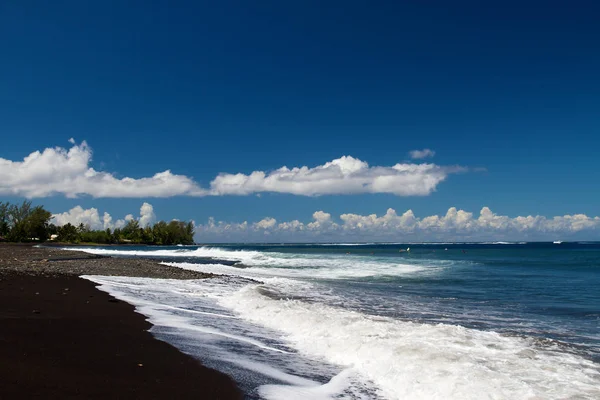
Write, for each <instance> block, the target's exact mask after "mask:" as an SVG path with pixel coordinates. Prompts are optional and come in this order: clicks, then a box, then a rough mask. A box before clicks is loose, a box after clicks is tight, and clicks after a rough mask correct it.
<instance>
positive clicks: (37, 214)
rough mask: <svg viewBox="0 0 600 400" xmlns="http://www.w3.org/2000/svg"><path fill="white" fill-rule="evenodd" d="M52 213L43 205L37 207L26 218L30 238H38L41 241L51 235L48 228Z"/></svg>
mask: <svg viewBox="0 0 600 400" xmlns="http://www.w3.org/2000/svg"><path fill="white" fill-rule="evenodd" d="M51 218H52V214H51V213H50V212H49V211H47V210H44V208H43V207H42V206H37V207H35V208H34V209H33V210H32V211H31V212H30V214H29V215H28V216H27V217H26V218H25V227H26V230H27V234H28V235H29V237H30V238H37V239H38V240H40V241H45V240H47V239H48V237H49V236H50V235H49V233H48V229H49V227H50V219H51Z"/></svg>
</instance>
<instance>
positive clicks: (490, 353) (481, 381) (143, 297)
mask: <svg viewBox="0 0 600 400" xmlns="http://www.w3.org/2000/svg"><path fill="white" fill-rule="evenodd" d="M87 278H88V279H91V280H93V281H95V282H97V283H100V284H102V286H101V288H102V289H103V290H107V291H109V292H110V293H111V294H113V295H114V296H116V297H118V298H121V299H123V300H125V301H128V302H131V303H132V304H134V305H136V306H137V308H138V310H139V311H140V312H142V313H143V314H145V315H147V316H149V319H150V322H152V323H153V324H155V325H157V326H159V327H164V328H165V329H167V333H168V335H167V336H166V338H167V339H168V340H172V341H174V342H175V343H177V341H178V340H180V339H177V338H178V337H179V338H181V337H187V338H189V342H188V343H192V344H194V345H197V344H198V343H209V344H210V345H209V346H208V347H206V348H203V349H202V351H200V352H199V354H200V355H202V356H206V354H214V357H213V358H215V359H219V361H220V362H228V363H229V365H234V366H236V367H237V368H243V369H244V370H245V371H251V372H252V373H256V374H259V375H260V376H263V377H267V378H268V379H270V381H264V380H259V381H260V382H266V383H264V384H260V385H258V386H259V388H258V393H259V394H260V395H261V396H262V397H263V398H267V399H295V398H298V399H300V398H316V399H329V398H387V399H432V398H439V399H535V398H539V399H569V398H573V399H575V398H578V399H580V398H589V399H593V398H600V371H599V369H598V365H597V364H594V363H593V362H592V361H589V360H586V359H584V358H582V357H580V356H577V355H575V354H572V353H569V352H565V351H563V350H564V349H561V348H560V346H557V345H556V344H553V345H552V346H548V345H545V344H544V343H541V342H540V341H539V340H533V339H528V338H519V337H511V336H503V335H500V334H498V333H496V332H491V331H480V330H475V329H468V328H464V327H461V326H456V325H450V324H421V323H413V322H404V321H400V320H396V319H393V318H388V317H381V316H372V315H368V314H365V313H361V312H358V311H351V310H348V309H344V308H341V307H337V306H333V305H328V304H329V303H327V299H326V298H322V297H314V296H311V286H310V285H311V284H310V283H306V282H299V281H294V280H291V279H286V278H269V279H265V280H264V281H265V283H264V284H256V283H250V284H249V283H248V282H247V281H243V280H240V281H235V280H232V279H231V278H227V279H225V278H217V279H208V280H202V281H176V280H153V279H144V278H123V277H87ZM273 293H276V294H277V295H273ZM301 295H304V296H309V297H310V299H309V300H308V301H304V300H302V296H301ZM232 317H233V318H232ZM211 352H212V353H211ZM298 357H301V358H298ZM292 359H293V362H292V361H290V360H292ZM286 360H287V361H286ZM327 365H332V366H337V367H336V368H337V369H336V368H333V369H332V367H327ZM318 370H322V371H323V372H322V373H321V375H320V376H321V377H323V376H325V377H327V378H326V379H325V380H323V378H319V379H315V378H314V377H312V376H311V374H314V371H318ZM247 373H248V372H246V374H247ZM232 375H234V376H235V373H232ZM241 376H244V375H243V374H242V375H241ZM265 379H266V378H265Z"/></svg>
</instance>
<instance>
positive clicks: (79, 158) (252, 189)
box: [0, 138, 466, 198]
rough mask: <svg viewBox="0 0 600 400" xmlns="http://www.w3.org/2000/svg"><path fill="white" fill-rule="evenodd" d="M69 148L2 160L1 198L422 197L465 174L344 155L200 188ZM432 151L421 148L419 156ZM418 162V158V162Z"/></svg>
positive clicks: (223, 178)
mask: <svg viewBox="0 0 600 400" xmlns="http://www.w3.org/2000/svg"><path fill="white" fill-rule="evenodd" d="M69 142H70V143H71V144H72V147H71V148H70V149H65V148H61V147H54V148H47V149H45V150H43V151H41V152H40V151H35V152H33V153H31V154H30V155H28V156H27V157H25V158H24V159H23V160H22V161H11V160H7V159H4V158H0V195H12V196H23V197H27V198H36V197H46V196H51V195H57V194H58V195H65V196H67V197H69V198H76V197H78V196H80V195H89V196H92V197H173V196H223V195H249V194H257V195H260V193H263V192H273V193H288V194H295V195H303V196H318V195H328V194H360V193H390V194H395V195H397V196H425V195H428V194H430V193H431V192H433V191H435V190H436V188H437V186H438V184H440V183H441V182H443V181H444V180H445V179H446V178H447V177H448V176H449V175H450V174H453V173H458V172H463V171H466V169H465V168H464V167H460V166H439V165H436V164H427V163H423V164H415V163H399V164H396V165H393V166H369V164H368V163H366V162H365V161H362V160H359V159H357V158H354V157H352V156H343V157H340V158H338V159H335V160H333V161H330V162H327V163H325V164H323V165H318V166H316V167H312V168H310V167H307V166H303V167H294V168H291V169H290V168H288V167H281V168H279V169H276V170H274V171H270V172H265V171H254V172H252V173H251V174H248V175H246V174H242V173H238V174H230V173H221V174H219V175H218V176H217V177H216V178H215V179H214V180H212V181H211V182H210V186H209V188H208V189H205V188H202V187H201V186H200V185H199V184H198V183H196V182H195V181H194V180H193V179H192V178H190V177H187V176H185V175H176V174H173V173H172V172H171V171H170V170H166V171H162V172H158V173H155V174H154V175H152V176H149V177H142V178H130V177H125V178H118V177H116V176H115V175H114V174H111V173H109V172H103V171H97V170H95V169H94V168H92V167H91V166H90V163H91V160H92V150H91V148H90V147H89V146H88V144H87V143H86V142H85V141H83V142H81V143H80V144H77V143H76V142H75V140H74V139H73V138H71V139H69ZM424 152H430V153H431V154H429V155H433V152H431V150H428V149H425V150H423V151H421V152H420V153H419V154H421V153H422V154H425V153H424ZM418 158H422V157H418Z"/></svg>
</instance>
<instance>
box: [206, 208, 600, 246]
mask: <svg viewBox="0 0 600 400" xmlns="http://www.w3.org/2000/svg"><path fill="white" fill-rule="evenodd" d="M250 226H251V227H253V229H249V224H248V223H247V222H244V223H242V224H237V223H225V222H215V221H214V219H211V220H210V221H209V224H205V225H197V232H198V236H200V237H202V238H205V239H208V240H211V239H212V240H218V239H220V238H221V239H223V238H225V237H227V239H229V240H236V239H237V240H244V239H251V238H252V235H253V233H254V232H256V230H257V229H258V228H260V229H261V231H264V232H263V233H265V232H266V233H268V234H269V235H272V236H271V237H272V238H275V237H278V238H280V239H281V240H290V241H294V240H295V241H301V240H304V241H319V240H322V239H327V240H332V241H347V240H354V241H372V240H379V241H397V240H407V241H434V240H444V241H446V240H449V241H457V240H465V239H468V240H527V239H530V240H535V239H540V240H541V239H556V238H559V239H562V238H564V237H570V236H573V235H576V234H585V233H586V232H587V233H588V234H589V233H590V231H593V230H597V229H600V217H588V216H587V215H585V214H574V215H564V216H557V217H552V218H547V217H544V216H540V215H537V216H531V215H530V216H525V217H524V216H518V217H509V216H505V215H498V214H495V213H494V212H493V211H492V210H490V209H489V208H488V207H483V208H482V209H481V210H480V212H479V214H478V215H475V214H474V213H472V212H467V211H465V210H458V209H457V208H455V207H451V208H449V209H448V211H447V212H446V214H444V215H431V216H425V217H422V218H419V217H417V216H415V214H414V213H413V211H412V210H408V211H406V212H404V213H402V214H398V213H397V212H396V211H395V210H394V209H392V208H389V209H388V210H387V211H386V213H385V214H383V215H379V216H378V215H376V214H371V215H360V214H342V215H340V216H339V222H336V221H334V220H333V218H332V217H331V214H329V213H326V212H323V211H317V212H315V213H314V214H313V217H312V221H310V222H308V223H303V222H301V221H299V220H293V221H289V222H280V223H278V224H277V223H276V221H275V220H274V219H273V218H265V219H263V220H261V221H259V222H257V223H254V224H250Z"/></svg>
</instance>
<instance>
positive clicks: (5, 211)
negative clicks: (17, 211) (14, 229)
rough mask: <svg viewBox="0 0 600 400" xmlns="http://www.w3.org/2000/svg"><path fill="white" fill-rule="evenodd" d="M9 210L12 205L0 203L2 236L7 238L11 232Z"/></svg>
mask: <svg viewBox="0 0 600 400" xmlns="http://www.w3.org/2000/svg"><path fill="white" fill-rule="evenodd" d="M9 210H10V203H3V202H1V201H0V236H6V235H8V232H9V231H10V225H9V222H10V219H9Z"/></svg>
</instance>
